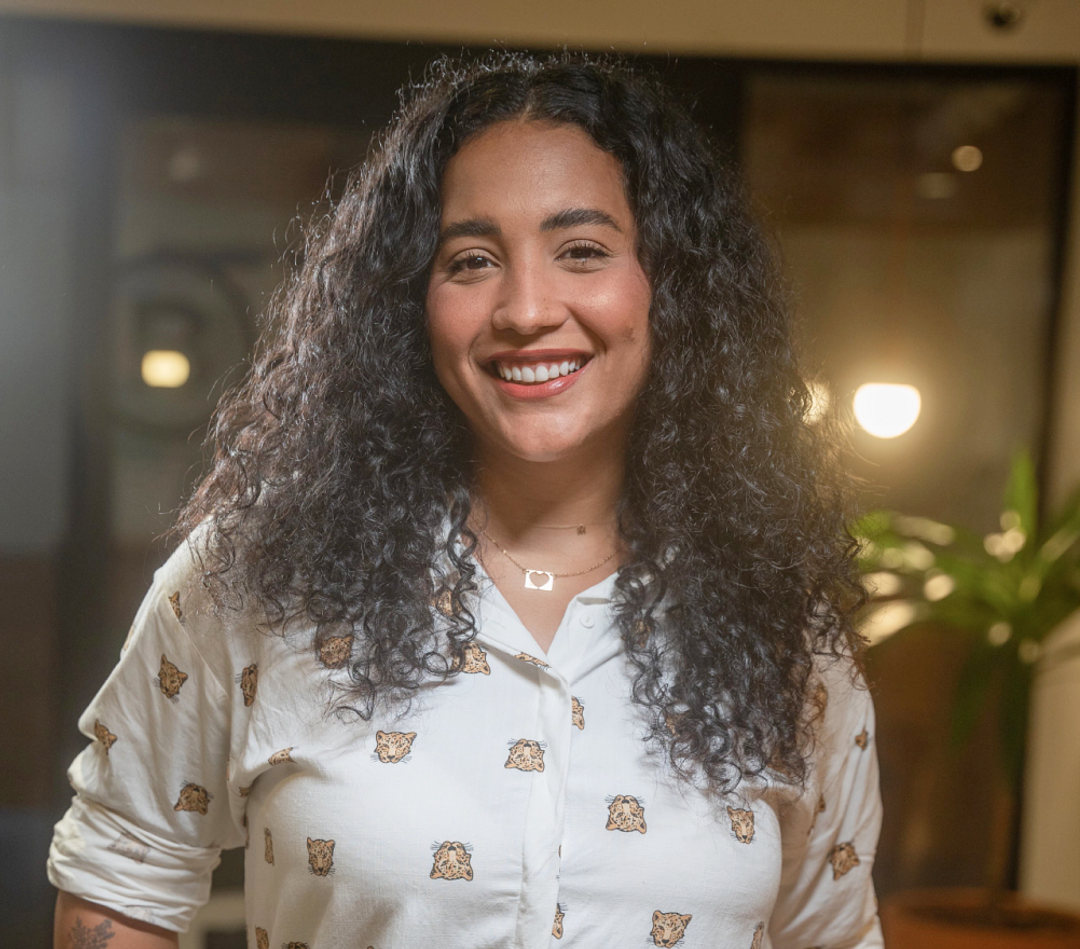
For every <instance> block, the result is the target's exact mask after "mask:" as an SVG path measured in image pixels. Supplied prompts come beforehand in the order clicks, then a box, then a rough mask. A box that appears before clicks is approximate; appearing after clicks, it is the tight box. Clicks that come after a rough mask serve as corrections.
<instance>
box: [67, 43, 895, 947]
mask: <svg viewBox="0 0 1080 949" xmlns="http://www.w3.org/2000/svg"><path fill="white" fill-rule="evenodd" d="M777 286H778V281H777V278H776V275H775V273H774V270H773V267H772V264H771V262H770V258H769V255H768V253H767V252H766V249H765V247H764V245H763V242H762V239H761V237H760V236H759V235H758V232H757V231H756V230H755V228H754V226H753V225H752V224H751V223H750V221H749V220H748V218H747V215H746V212H745V211H744V208H743V203H742V200H741V198H740V197H739V195H738V192H737V189H736V188H735V187H734V186H733V185H732V184H731V183H730V173H729V172H727V171H726V170H725V169H724V168H723V167H721V165H720V164H719V162H718V161H717V159H716V158H715V157H714V153H713V152H712V150H711V149H710V147H709V145H708V143H707V142H706V140H705V138H704V137H703V135H702V133H701V132H700V131H699V130H698V129H697V128H696V127H695V126H694V125H693V124H692V123H691V121H690V120H689V119H688V118H687V116H686V115H685V114H684V113H683V112H682V111H681V110H680V109H679V108H678V107H676V106H675V105H674V104H673V103H672V102H671V101H670V99H669V98H668V97H667V96H666V94H665V93H664V92H663V91H662V90H661V89H660V88H659V87H657V86H656V85H655V84H654V83H653V82H651V81H648V80H645V79H643V78H640V77H636V76H634V75H633V74H632V73H631V72H629V71H628V70H627V68H626V67H624V66H622V65H620V64H618V63H613V62H599V63H598V62H590V61H587V60H585V59H583V58H580V57H574V56H564V57H560V58H556V59H551V60H545V61H538V60H535V59H531V58H528V57H524V56H516V55H502V56H497V57H492V58H488V59H485V60H482V61H479V62H473V63H471V64H465V65H450V64H446V63H443V64H440V65H439V66H438V67H437V68H436V69H435V70H434V71H433V73H432V74H431V76H430V77H429V78H428V80H427V81H426V82H425V83H424V84H423V85H421V86H420V87H418V88H417V89H415V90H413V92H412V94H411V97H410V98H409V100H408V102H407V104H406V106H405V107H404V109H403V110H402V112H401V114H400V115H399V116H398V117H397V118H396V120H395V122H394V123H393V125H392V127H391V129H390V131H389V133H388V134H387V135H386V137H385V139H384V141H383V142H382V145H381V148H380V149H379V150H378V151H377V153H376V155H375V157H373V158H372V159H371V160H370V161H369V162H368V163H367V164H366V165H365V167H364V168H363V169H362V171H361V172H360V174H359V176H358V177H356V179H355V180H353V181H352V182H351V184H350V186H349V188H348V190H347V193H346V195H345V197H344V198H343V199H342V201H341V203H340V204H339V206H338V207H337V208H336V210H335V212H334V213H333V215H331V216H330V218H329V219H328V220H326V221H325V222H323V224H322V226H321V227H317V228H315V229H314V232H313V233H312V235H311V237H310V239H309V245H308V248H307V253H306V255H305V260H304V263H303V266H302V268H301V269H300V272H299V274H298V276H297V277H296V279H295V280H294V281H293V282H292V284H291V285H290V286H289V287H288V289H287V291H286V292H285V293H284V294H283V296H282V298H281V300H280V302H279V304H278V306H277V309H276V316H277V318H278V331H277V333H276V334H275V335H273V336H269V337H268V338H267V341H266V343H265V345H264V348H263V349H262V351H261V353H260V355H259V356H258V358H257V360H256V364H255V368H254V369H253V371H252V373H251V375H250V378H249V379H248V380H247V381H246V383H245V384H244V385H243V386H242V387H241V388H240V389H239V390H238V391H236V392H235V393H233V394H231V395H230V396H229V397H227V398H226V400H225V401H224V402H223V404H222V406H221V408H220V409H219V414H218V419H217V425H216V430H215V436H216V444H217V454H216V457H215V462H214V467H213V470H212V471H211V472H210V474H209V475H208V476H207V478H206V479H205V480H204V481H203V483H202V485H201V487H200V488H199V490H198V492H197V493H196V495H195V497H194V499H193V500H192V501H191V503H190V505H189V506H188V508H187V510H186V511H185V512H184V515H183V517H182V519H181V522H180V530H181V531H182V532H183V533H184V535H185V536H186V538H187V542H186V543H185V544H184V545H182V546H181V548H180V550H179V551H178V552H177V553H176V554H175V555H174V556H173V557H172V558H171V559H170V561H169V563H167V564H166V565H165V567H163V568H162V570H160V571H159V572H158V574H157V576H156V579H155V584H154V587H153V589H152V590H151V591H150V593H149V594H148V596H147V599H146V601H145V602H144V604H143V607H142V609H141V611H140V613H139V615H138V617H137V619H136V622H135V626H134V628H133V634H132V636H131V637H130V641H129V644H128V645H127V646H126V647H125V652H124V654H123V656H122V659H121V662H120V664H119V666H118V667H117V670H116V671H115V672H114V674H113V676H112V677H111V678H110V680H109V682H108V683H107V684H106V686H105V688H104V689H103V690H102V692H101V693H100V694H99V696H98V697H97V698H96V699H95V701H94V703H93V704H92V705H91V707H90V709H89V710H88V711H87V713H86V714H85V715H84V717H83V719H82V721H81V723H80V724H81V727H82V729H83V730H84V732H86V734H87V735H88V736H89V737H91V738H93V739H94V741H93V743H92V744H91V746H90V747H89V748H88V749H87V750H86V751H85V752H84V753H83V754H82V755H81V756H80V758H79V759H78V760H77V762H76V765H75V766H74V767H73V769H72V778H73V783H74V785H75V788H76V790H77V792H78V795H77V797H76V799H75V800H74V802H73V805H72V809H71V811H70V812H69V814H68V816H67V817H65V819H64V820H63V821H62V822H61V823H60V824H59V825H58V828H57V835H56V839H55V841H54V845H53V850H52V853H51V858H50V872H51V874H52V880H53V882H54V883H55V884H56V885H57V886H58V887H59V889H60V890H61V891H62V893H61V896H60V900H59V904H58V914H57V927H56V933H57V945H62V946H82V945H92V944H94V945H96V944H100V945H105V944H106V942H108V939H107V938H106V937H111V936H115V937H116V941H115V943H113V942H108V945H109V949H123V947H126V946H142V947H152V946H153V947H156V946H168V945H174V944H175V943H174V942H173V941H172V940H173V939H174V938H175V937H174V936H173V935H171V934H172V933H175V932H176V931H178V930H183V929H184V928H185V927H186V925H187V922H188V920H189V919H190V918H191V916H192V914H193V913H194V911H195V909H196V908H197V906H198V905H199V904H200V903H201V902H202V901H203V900H204V899H205V897H206V893H207V888H208V881H209V873H210V870H211V868H212V867H213V866H214V864H215V863H216V861H217V856H218V852H219V850H220V848H222V847H236V846H247V847H248V852H247V857H246V881H247V905H248V933H249V944H251V945H253V946H256V947H268V946H275V947H276V946H287V947H301V946H307V947H309V949H315V947H318V949H323V947H331V946H349V947H352V946H361V947H362V946H372V947H376V949H388V947H411V946H421V945H439V946H463V947H464V946H469V947H473V946H529V947H533V946H541V945H551V944H553V943H552V941H553V940H556V941H557V940H564V941H565V944H567V945H576V946H582V947H609V946H616V945H638V944H640V945H655V946H674V945H680V946H687V947H689V946H695V945H698V946H718V945H722V946H732V947H739V946H745V947H747V949H751V947H757V949H760V947H767V946H776V947H791V949H808V947H810V946H816V945H820V946H830V947H839V946H860V947H870V946H879V945H880V944H881V943H880V934H879V930H878V926H877V921H876V913H875V903H874V894H873V886H872V883H871V879H870V869H871V866H872V859H873V853H874V848H875V846H876V839H877V833H878V827H879V822H880V804H879V799H878V795H877V772H876V763H875V754H874V745H873V713H872V708H871V704H870V700H869V697H868V695H867V692H866V691H865V688H863V687H860V686H859V683H858V672H857V669H856V664H855V662H854V661H853V658H852V657H853V656H854V655H855V654H856V646H857V645H858V643H857V637H856V636H855V635H854V633H853V632H852V628H851V624H850V616H851V612H852V610H853V609H854V607H855V606H856V605H858V603H859V602H860V598H861V594H860V588H859V585H858V582H857V577H856V574H855V571H854V568H853V565H852V560H851V556H852V545H851V542H850V539H849V538H848V536H847V534H846V533H845V531H844V527H843V524H844V512H843V505H842V504H841V500H842V493H841V491H840V489H839V488H838V487H837V485H839V484H840V482H839V480H838V479H837V478H836V476H835V475H834V474H833V473H832V472H833V468H832V466H831V464H830V457H831V456H830V452H829V448H828V445H827V443H826V441H825V438H824V436H823V435H822V434H821V433H819V432H816V431H815V430H814V429H812V428H811V427H809V426H808V425H807V423H806V422H805V417H806V412H807V408H808V401H809V400H808V395H807V391H806V388H805V386H804V384H803V382H802V381H801V379H800V376H799V372H798V368H797V365H796V362H795V359H794V356H793V353H792V348H791V343H790V340H789V333H788V324H787V318H786V315H785V312H784V308H783V306H782V305H781V303H780V302H779V300H778V290H777ZM95 933H97V934H100V936H101V938H100V939H99V943H91V942H86V941H85V940H86V939H89V938H91V936H92V935H93V934H95ZM88 934H89V935H88ZM80 940H84V941H82V942H80ZM559 944H560V945H561V944H563V943H559Z"/></svg>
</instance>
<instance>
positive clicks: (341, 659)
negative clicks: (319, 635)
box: [319, 636, 353, 669]
mask: <svg viewBox="0 0 1080 949" xmlns="http://www.w3.org/2000/svg"><path fill="white" fill-rule="evenodd" d="M352 644H353V638H352V636H331V637H329V638H328V639H326V640H324V642H323V643H322V645H321V646H319V662H321V663H322V664H323V665H324V666H325V667H326V668H327V669H340V668H341V667H342V666H344V665H345V664H346V663H347V662H348V661H349V657H350V656H351V655H352Z"/></svg>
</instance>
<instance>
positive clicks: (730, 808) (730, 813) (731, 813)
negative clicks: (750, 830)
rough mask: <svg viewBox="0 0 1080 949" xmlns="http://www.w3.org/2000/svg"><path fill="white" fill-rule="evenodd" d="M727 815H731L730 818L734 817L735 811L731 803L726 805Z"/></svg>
mask: <svg viewBox="0 0 1080 949" xmlns="http://www.w3.org/2000/svg"><path fill="white" fill-rule="evenodd" d="M727 816H728V817H731V818H734V817H735V811H734V810H733V809H732V807H731V805H730V804H729V805H728V809H727Z"/></svg>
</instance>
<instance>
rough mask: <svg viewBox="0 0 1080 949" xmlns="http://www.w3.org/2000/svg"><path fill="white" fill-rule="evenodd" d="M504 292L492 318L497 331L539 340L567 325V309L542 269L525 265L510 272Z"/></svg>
mask: <svg viewBox="0 0 1080 949" xmlns="http://www.w3.org/2000/svg"><path fill="white" fill-rule="evenodd" d="M500 289H501V292H500V294H499V296H498V298H497V299H496V301H495V309H494V310H493V312H492V314H491V323H492V326H493V327H494V328H495V329H496V330H503V331H506V330H508V331H511V332H514V333H517V334H518V335H520V336H535V335H536V334H538V333H542V332H543V331H545V330H549V329H555V328H556V327H559V326H561V325H562V324H563V323H564V322H565V321H566V318H567V315H568V314H567V310H566V307H565V306H564V305H562V304H561V303H560V302H559V300H558V298H557V296H556V295H555V293H554V287H553V286H552V284H551V280H550V277H549V276H548V275H547V274H546V273H545V272H544V268H543V266H542V265H538V264H532V263H521V264H519V265H517V266H515V267H513V268H508V269H507V273H506V277H505V278H504V279H503V281H502V286H501V288H500Z"/></svg>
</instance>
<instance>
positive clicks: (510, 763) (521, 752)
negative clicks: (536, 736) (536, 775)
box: [505, 738, 544, 771]
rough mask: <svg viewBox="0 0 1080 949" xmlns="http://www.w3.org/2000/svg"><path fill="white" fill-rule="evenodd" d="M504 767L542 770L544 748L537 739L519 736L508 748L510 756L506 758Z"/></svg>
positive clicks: (521, 769) (520, 769)
mask: <svg viewBox="0 0 1080 949" xmlns="http://www.w3.org/2000/svg"><path fill="white" fill-rule="evenodd" d="M505 767H507V768H517V769H518V771H543V770H544V749H543V748H541V747H540V743H539V742H538V741H530V740H529V739H527V738H520V739H518V740H517V741H516V742H514V745H513V747H512V748H511V749H510V757H508V758H507V759H506V765H505Z"/></svg>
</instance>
